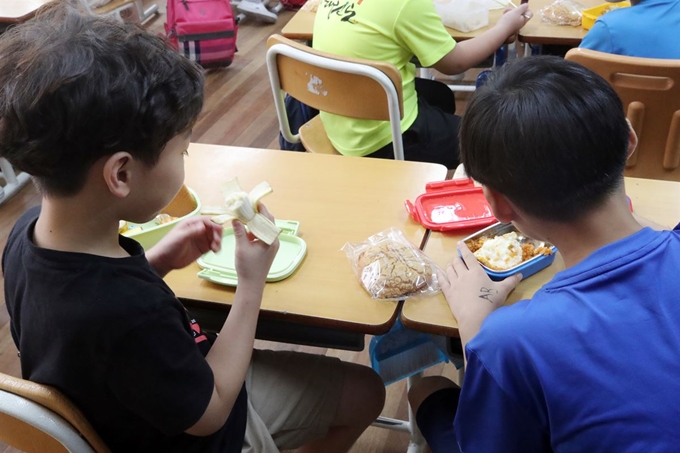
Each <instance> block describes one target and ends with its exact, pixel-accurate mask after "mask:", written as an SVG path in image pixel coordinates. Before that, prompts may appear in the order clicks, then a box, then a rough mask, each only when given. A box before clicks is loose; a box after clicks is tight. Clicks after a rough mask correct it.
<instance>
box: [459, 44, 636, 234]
mask: <svg viewBox="0 0 680 453" xmlns="http://www.w3.org/2000/svg"><path fill="white" fill-rule="evenodd" d="M628 131H629V129H628V124H627V122H626V117H625V115H624V112H623V106H622V104H621V100H620V99H619V97H618V96H617V94H616V92H615V91H614V89H613V88H612V87H611V86H610V85H609V83H607V82H606V81H605V80H604V79H603V78H601V77H600V76H599V75H597V74H595V73H594V72H592V71H590V70H588V69H586V68H584V67H583V66H580V65H578V64H576V63H573V62H570V61H566V60H563V59H561V58H558V57H549V56H536V57H528V58H522V59H520V60H516V61H515V62H512V63H510V64H507V65H505V66H503V67H501V68H500V69H498V70H496V71H494V72H493V73H492V74H491V75H490V76H489V78H488V79H487V81H486V83H485V84H484V85H483V86H482V87H480V88H479V89H478V90H477V91H476V92H475V94H474V96H473V97H472V99H471V100H470V103H469V104H468V106H467V109H466V111H465V115H464V116H463V120H462V123H461V131H460V137H461V139H460V140H461V161H462V162H463V163H464V165H465V170H466V172H467V174H468V175H469V176H470V177H471V178H473V179H475V180H477V181H479V182H480V183H482V184H484V185H486V186H488V187H489V188H491V189H493V190H495V191H497V192H499V193H501V194H502V195H505V196H506V197H507V198H508V199H509V200H511V201H512V202H513V203H515V204H516V205H517V206H518V207H519V208H520V209H522V210H523V211H525V212H526V213H527V214H530V215H533V216H535V217H537V218H541V219H545V220H553V221H569V220H574V219H576V218H578V217H579V216H581V215H583V214H585V213H587V212H589V211H590V210H592V209H593V208H595V207H596V206H598V205H600V204H601V203H602V202H603V201H604V200H605V199H606V198H607V196H608V195H610V194H612V193H613V192H614V191H615V190H616V189H617V188H618V187H620V184H622V182H623V170H624V167H625V163H626V157H627V151H628V142H629V135H628V133H629V132H628Z"/></svg>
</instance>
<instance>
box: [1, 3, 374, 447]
mask: <svg viewBox="0 0 680 453" xmlns="http://www.w3.org/2000/svg"><path fill="white" fill-rule="evenodd" d="M202 104H203V76H202V74H201V71H200V69H199V68H198V67H196V66H195V65H194V64H193V63H191V62H190V61H189V60H187V59H184V58H183V57H180V56H179V55H178V54H177V53H175V52H174V51H172V50H171V49H170V48H169V47H168V46H167V45H166V44H165V42H163V40H162V39H160V38H158V37H155V36H153V35H150V34H148V33H146V32H145V31H144V30H143V29H141V28H140V27H138V26H136V25H132V24H122V23H118V22H115V21H113V20H109V19H105V18H101V17H92V16H83V15H80V14H79V13H78V12H77V11H75V10H73V9H72V8H71V7H68V6H64V5H63V4H62V5H60V6H56V7H53V8H51V9H49V10H47V11H45V12H42V13H41V14H39V15H38V16H37V17H36V18H35V19H34V20H32V21H30V22H27V23H25V24H23V25H20V26H17V27H15V28H14V29H12V30H10V31H8V32H6V33H5V35H4V36H3V37H2V38H0V156H2V157H5V158H7V159H8V160H9V161H10V162H11V163H12V164H13V165H14V166H16V167H17V168H18V169H20V170H23V171H26V172H27V173H29V174H31V175H32V176H33V177H34V181H35V183H36V185H37V186H38V188H39V190H40V192H41V194H42V207H41V208H40V209H38V208H34V209H32V210H29V211H28V212H27V213H26V214H24V216H23V217H22V218H21V219H20V220H19V221H18V222H17V224H16V226H15V228H14V229H13V231H12V233H11V235H10V237H9V239H8V241H7V246H6V248H5V251H4V254H3V258H2V267H3V272H4V275H5V294H6V301H7V307H8V310H9V313H10V316H11V333H12V337H13V339H14V341H15V343H16V344H17V347H18V348H19V351H20V352H21V367H22V375H23V377H24V378H26V379H30V380H33V381H36V382H40V383H43V384H48V385H52V386H54V387H56V388H58V389H60V390H61V391H63V392H64V393H65V394H66V395H67V396H69V397H70V398H71V399H72V400H73V401H74V402H75V403H76V405H77V406H79V407H80V408H81V409H82V410H83V412H84V413H85V415H86V416H87V418H88V419H89V420H90V421H91V422H92V424H93V425H94V427H95V428H96V430H97V431H98V432H99V434H100V435H101V436H102V438H103V439H104V440H105V442H106V443H107V444H108V445H109V446H110V447H111V449H112V450H114V451H126V452H127V451H182V452H190V451H195V452H213V451H214V452H218V451H219V452H226V451H229V452H232V451H234V452H239V451H252V452H270V451H278V450H279V449H292V448H299V447H301V449H300V451H324V452H334V451H347V450H348V449H349V448H350V446H351V445H352V444H353V442H354V441H355V440H356V438H357V437H358V436H359V435H360V434H361V433H362V432H363V431H364V429H365V428H366V427H367V426H368V425H369V424H370V423H371V421H373V420H374V419H375V417H376V416H377V415H378V414H379V413H380V410H381V409H382V405H383V402H384V387H383V385H382V381H381V380H380V378H379V377H378V376H377V375H376V374H375V373H373V371H372V370H370V369H369V368H367V367H362V366H359V365H355V364H349V363H343V362H340V361H339V360H337V359H334V358H328V357H324V356H316V355H308V354H299V353H292V352H273V351H256V350H255V351H254V350H253V341H254V336H255V326H256V323H257V317H258V312H259V308H260V303H261V300H262V293H263V289H264V284H265V278H266V275H267V273H268V270H269V267H270V266H271V263H272V260H273V259H274V256H275V254H276V251H277V249H278V241H276V242H274V243H273V244H272V245H271V246H267V245H266V244H264V243H263V242H261V241H258V240H256V239H253V238H251V237H250V236H249V235H247V234H246V231H245V229H244V227H243V225H242V224H241V223H239V222H234V225H233V227H234V230H235V235H236V243H237V245H236V268H237V272H238V275H239V286H238V288H237V290H236V295H235V298H234V301H233V305H232V309H231V312H230V314H229V317H228V319H227V321H226V322H225V324H224V327H223V328H222V330H221V332H220V335H219V337H218V338H217V339H216V340H214V343H213V342H212V338H208V337H207V336H206V335H205V333H204V332H202V331H201V329H200V327H198V325H197V324H196V323H195V321H193V320H192V319H190V317H189V316H188V315H187V312H186V310H185V309H184V308H183V307H182V305H181V304H180V303H179V302H178V300H177V299H176V298H175V296H174V294H173V293H172V291H171V290H170V289H169V288H168V287H167V285H166V284H165V283H164V282H163V280H162V277H163V275H165V274H166V273H167V272H169V271H170V270H172V269H178V268H181V267H184V266H186V265H188V264H189V263H191V262H193V261H194V260H195V259H196V258H197V257H199V256H200V255H201V254H203V253H205V252H207V251H208V250H215V251H216V250H218V249H219V247H220V240H221V233H222V231H221V227H219V226H217V225H214V224H212V223H211V222H209V221H207V220H206V219H205V218H193V219H190V220H188V221H185V222H184V223H181V224H180V225H178V226H177V227H176V228H175V229H173V230H172V231H171V232H170V233H169V234H168V235H167V236H166V237H165V238H164V239H163V240H162V241H161V242H160V243H159V244H158V245H157V246H156V247H154V248H153V249H151V250H149V251H148V253H146V255H145V254H144V251H143V249H142V248H141V246H140V245H139V244H138V243H136V242H135V241H133V240H131V239H128V238H124V237H121V236H119V235H118V219H128V220H130V221H133V222H137V223H141V222H145V221H148V220H149V219H151V218H153V217H154V216H155V215H156V214H158V212H159V210H160V209H162V208H163V207H164V206H166V205H167V204H168V202H169V201H170V200H171V199H172V198H173V197H174V195H175V194H176V193H177V192H178V190H179V188H180V187H181V185H182V182H183V180H184V168H183V159H184V155H185V154H186V148H187V146H188V144H189V139H190V137H191V128H192V126H193V124H194V123H195V121H196V118H197V116H198V114H199V112H200V111H201V108H202ZM261 210H262V212H263V213H264V214H265V215H268V216H270V215H269V213H268V212H267V210H266V208H264V207H263V206H262V207H261ZM270 218H271V216H270Z"/></svg>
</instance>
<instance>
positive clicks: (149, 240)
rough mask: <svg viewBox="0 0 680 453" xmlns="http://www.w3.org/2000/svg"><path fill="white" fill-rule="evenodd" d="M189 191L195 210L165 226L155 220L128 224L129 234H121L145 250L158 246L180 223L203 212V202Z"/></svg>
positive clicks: (194, 193)
mask: <svg viewBox="0 0 680 453" xmlns="http://www.w3.org/2000/svg"><path fill="white" fill-rule="evenodd" d="M187 190H188V191H189V193H190V194H191V197H192V198H193V200H194V209H193V210H192V211H190V212H188V213H187V214H186V215H184V216H182V217H178V218H176V219H175V220H172V221H170V222H167V223H163V224H159V223H158V221H157V220H155V219H154V220H152V221H150V222H146V223H143V224H141V225H139V224H133V223H129V222H128V223H127V224H126V229H127V230H128V231H129V232H123V233H121V234H122V235H123V236H127V237H129V238H132V239H134V240H135V241H137V242H139V243H140V244H141V245H142V247H144V250H149V249H150V248H151V247H153V246H154V245H156V244H157V243H158V241H160V240H161V239H163V237H164V236H165V235H166V234H168V231H170V230H172V229H173V228H174V227H175V226H176V225H177V224H178V223H179V222H181V221H182V220H184V219H186V218H188V217H193V216H197V215H198V214H199V213H200V212H201V201H200V200H199V199H198V195H196V192H194V191H193V190H191V189H190V188H187Z"/></svg>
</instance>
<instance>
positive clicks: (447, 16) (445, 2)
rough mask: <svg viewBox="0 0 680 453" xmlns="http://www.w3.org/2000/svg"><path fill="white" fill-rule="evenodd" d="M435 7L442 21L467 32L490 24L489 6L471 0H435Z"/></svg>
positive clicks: (455, 28)
mask: <svg viewBox="0 0 680 453" xmlns="http://www.w3.org/2000/svg"><path fill="white" fill-rule="evenodd" d="M434 7H435V9H436V10H437V13H438V14H439V16H440V17H441V18H442V23H443V24H444V25H445V26H447V27H450V28H453V29H454V30H458V31H462V32H463V33H467V32H470V31H474V30H477V29H479V28H483V27H486V26H487V25H489V7H488V6H487V5H485V4H484V3H481V2H474V1H469V0H435V2H434Z"/></svg>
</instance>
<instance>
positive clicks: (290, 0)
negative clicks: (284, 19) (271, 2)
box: [280, 0, 307, 9]
mask: <svg viewBox="0 0 680 453" xmlns="http://www.w3.org/2000/svg"><path fill="white" fill-rule="evenodd" d="M280 2H281V4H282V5H283V7H284V8H286V9H300V7H301V6H302V5H304V4H305V3H307V0H280Z"/></svg>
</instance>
